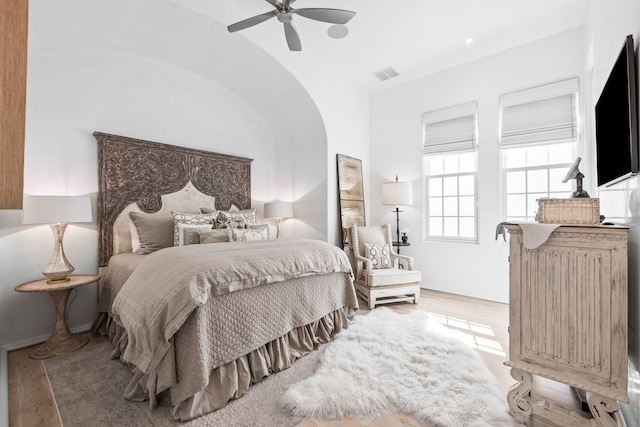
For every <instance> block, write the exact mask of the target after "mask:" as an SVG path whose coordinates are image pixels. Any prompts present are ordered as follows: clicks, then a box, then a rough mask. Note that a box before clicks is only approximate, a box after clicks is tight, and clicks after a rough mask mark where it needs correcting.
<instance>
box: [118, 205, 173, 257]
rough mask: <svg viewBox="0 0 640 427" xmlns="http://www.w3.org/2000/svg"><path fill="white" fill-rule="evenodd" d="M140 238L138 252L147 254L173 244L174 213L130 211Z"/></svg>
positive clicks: (130, 216)
mask: <svg viewBox="0 0 640 427" xmlns="http://www.w3.org/2000/svg"><path fill="white" fill-rule="evenodd" d="M129 218H131V221H132V222H133V225H135V226H136V230H137V231H138V238H139V239H140V250H139V251H138V254H140V255H146V254H150V253H151V252H155V251H157V250H160V249H163V248H168V247H170V246H173V215H171V214H147V213H141V212H129Z"/></svg>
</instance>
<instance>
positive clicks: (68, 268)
mask: <svg viewBox="0 0 640 427" xmlns="http://www.w3.org/2000/svg"><path fill="white" fill-rule="evenodd" d="M49 226H50V227H51V232H52V233H53V237H54V241H55V247H54V248H53V255H52V256H51V260H50V261H49V264H47V266H46V267H45V268H44V270H42V274H43V275H44V276H45V277H46V278H47V279H49V280H47V283H50V284H51V283H62V282H66V281H68V280H69V276H70V275H71V273H73V270H75V268H73V266H72V265H71V264H70V263H69V261H68V260H67V257H66V256H65V255H64V248H63V246H62V239H63V238H64V232H65V230H66V229H67V224H62V223H57V224H50V225H49Z"/></svg>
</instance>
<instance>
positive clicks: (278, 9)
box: [227, 0, 356, 51]
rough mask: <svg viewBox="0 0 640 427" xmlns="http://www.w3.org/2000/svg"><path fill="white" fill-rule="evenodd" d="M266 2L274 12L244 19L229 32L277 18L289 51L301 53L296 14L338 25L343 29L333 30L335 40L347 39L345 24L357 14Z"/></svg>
mask: <svg viewBox="0 0 640 427" xmlns="http://www.w3.org/2000/svg"><path fill="white" fill-rule="evenodd" d="M265 1H266V2H267V3H269V4H270V5H271V6H272V7H273V10H271V11H269V12H265V13H262V14H260V15H256V16H252V17H251V18H247V19H243V20H242V21H238V22H236V23H235V24H231V25H229V26H228V27H227V29H228V30H229V32H230V33H235V32H236V31H240V30H244V29H247V28H250V27H253V26H254V25H257V24H260V23H262V22H264V21H266V20H268V19H271V18H273V17H277V20H278V21H280V22H281V23H282V24H283V25H284V34H285V38H286V39H287V45H288V46H289V50H291V51H301V50H302V43H301V42H300V36H299V35H298V31H296V29H295V27H294V26H293V23H292V20H293V19H292V18H293V15H294V14H296V15H300V16H302V17H304V18H307V19H312V20H314V21H320V22H328V23H330V24H338V25H334V26H335V27H343V28H339V29H334V30H331V32H329V35H330V36H331V37H333V38H335V39H341V38H343V37H346V35H347V34H348V33H349V30H348V29H347V27H344V24H346V23H347V22H349V21H350V20H351V18H353V17H354V16H355V14H356V13H355V12H353V11H350V10H342V9H330V8H326V7H320V8H319V7H306V8H302V9H294V8H292V7H290V6H291V3H293V2H295V1H296V0H280V1H278V0H265ZM332 34H333V35H332Z"/></svg>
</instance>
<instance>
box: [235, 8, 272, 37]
mask: <svg viewBox="0 0 640 427" xmlns="http://www.w3.org/2000/svg"><path fill="white" fill-rule="evenodd" d="M277 14H278V11H277V10H272V11H271V12H266V13H263V14H261V15H256V16H252V17H251V18H247V19H244V20H242V21H239V22H236V23H235V24H231V25H229V26H228V27H227V30H229V32H230V33H234V32H236V31H240V30H244V29H245V28H249V27H253V26H254V25H257V24H259V23H261V22H264V21H266V20H267V19H269V18H273V17H274V16H276V15H277Z"/></svg>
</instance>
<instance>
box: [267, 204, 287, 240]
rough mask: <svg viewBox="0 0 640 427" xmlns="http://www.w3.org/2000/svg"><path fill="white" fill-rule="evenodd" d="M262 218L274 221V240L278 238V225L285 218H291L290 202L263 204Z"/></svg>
mask: <svg viewBox="0 0 640 427" xmlns="http://www.w3.org/2000/svg"><path fill="white" fill-rule="evenodd" d="M264 217H265V218H272V219H275V220H276V230H277V235H276V239H279V238H280V224H281V223H282V220H283V219H285V218H293V204H292V203H291V202H281V201H276V202H268V203H265V204H264Z"/></svg>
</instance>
